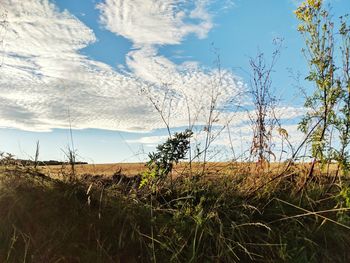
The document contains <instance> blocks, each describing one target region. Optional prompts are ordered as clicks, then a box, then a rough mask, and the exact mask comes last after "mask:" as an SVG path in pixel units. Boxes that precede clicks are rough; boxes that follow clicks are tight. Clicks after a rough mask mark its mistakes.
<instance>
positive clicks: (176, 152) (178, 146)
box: [141, 129, 193, 186]
mask: <svg viewBox="0 0 350 263" xmlns="http://www.w3.org/2000/svg"><path fill="white" fill-rule="evenodd" d="M192 134H193V132H192V131H191V130H188V129H187V130H186V131H184V132H179V133H175V134H174V135H173V136H172V137H169V138H168V139H167V140H166V142H165V143H163V144H160V145H158V146H157V151H156V152H153V153H150V154H149V155H148V157H149V159H150V160H149V161H148V162H147V164H146V165H147V167H148V171H147V172H145V173H144V174H143V176H142V181H141V186H143V185H145V184H147V183H148V182H149V181H153V180H162V179H164V178H165V177H166V176H167V175H168V174H169V173H171V171H172V169H173V166H174V164H177V163H178V162H179V161H180V160H183V159H185V158H186V154H187V152H188V150H189V148H190V138H191V136H192Z"/></svg>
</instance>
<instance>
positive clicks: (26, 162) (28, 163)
mask: <svg viewBox="0 0 350 263" xmlns="http://www.w3.org/2000/svg"><path fill="white" fill-rule="evenodd" d="M6 164H7V165H11V164H12V165H23V166H33V165H37V166H46V165H68V164H70V163H69V162H61V161H56V160H49V161H38V162H35V161H32V160H23V159H11V160H6ZM74 164H88V163H87V162H74Z"/></svg>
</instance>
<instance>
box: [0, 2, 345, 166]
mask: <svg viewBox="0 0 350 263" xmlns="http://www.w3.org/2000/svg"><path fill="white" fill-rule="evenodd" d="M298 2H300V1H296V0H264V1H262V0H188V1H184V0H25V1H23V0H1V1H0V15H1V16H2V18H1V20H2V21H5V23H2V26H0V56H1V61H0V63H1V64H0V65H1V67H0V150H1V151H3V152H11V153H13V154H15V155H16V156H17V157H19V158H32V156H34V153H35V145H36V142H37V141H39V142H40V159H42V160H49V159H55V160H64V159H65V152H66V151H67V147H68V146H69V145H70V146H71V147H72V145H71V144H72V140H71V136H70V127H71V128H72V135H73V136H72V137H73V147H74V149H76V150H77V155H78V159H79V160H81V161H87V162H89V163H112V162H136V161H144V160H145V158H147V153H148V152H150V151H152V150H154V147H155V146H156V145H157V144H159V143H161V142H163V141H164V140H165V139H166V137H167V131H166V129H165V125H164V123H163V122H162V118H161V117H160V115H159V113H158V112H157V110H156V108H155V107H154V105H156V106H157V107H158V109H161V110H162V111H163V112H164V113H166V114H165V115H166V116H168V114H167V113H168V112H171V115H170V116H169V124H170V127H171V131H172V132H176V131H181V130H184V129H185V128H186V127H188V125H189V121H188V119H189V112H190V114H191V115H190V116H191V119H192V121H193V122H194V121H195V123H194V124H195V128H196V131H197V133H196V139H197V140H198V141H199V142H200V141H201V140H203V136H205V134H203V131H202V128H203V125H205V123H206V120H207V118H208V108H209V105H210V101H211V97H212V96H211V94H213V93H212V92H213V90H215V92H216V93H215V94H218V100H217V109H218V110H217V113H218V114H219V118H218V121H217V123H216V125H217V127H218V129H219V128H220V127H221V126H222V125H228V126H229V129H228V130H227V129H226V130H225V131H223V132H222V134H221V135H220V136H219V137H218V139H217V140H216V141H215V142H214V143H213V146H214V147H221V148H225V150H227V151H226V152H225V150H224V151H223V152H225V154H223V155H222V156H223V158H230V151H229V150H228V149H226V148H227V146H228V145H233V148H235V149H237V150H236V151H238V152H239V151H243V149H246V148H247V147H248V148H249V145H250V143H251V127H250V122H249V118H248V117H247V114H246V113H245V112H246V111H249V110H250V109H251V103H250V100H249V97H248V96H247V92H246V91H247V89H249V70H250V68H249V58H250V57H254V56H255V55H256V54H257V52H258V51H260V52H263V53H264V54H265V55H266V58H267V59H269V58H271V54H272V52H273V50H274V45H273V40H274V39H283V44H282V48H281V55H280V57H279V59H278V62H277V64H276V66H275V70H274V74H273V84H272V86H273V90H274V94H275V96H276V97H277V98H278V99H279V104H278V108H277V112H278V114H279V117H280V118H281V123H282V125H283V127H284V128H286V130H287V131H288V133H289V134H290V135H291V137H292V139H294V140H295V141H298V140H300V139H301V135H300V133H299V132H298V131H297V123H298V119H299V118H300V116H301V115H302V114H303V112H304V109H303V97H302V96H301V94H300V90H299V89H298V88H297V86H298V82H297V80H296V76H298V74H299V73H300V74H301V75H300V76H301V84H302V85H304V87H305V88H306V89H307V90H308V91H311V89H312V87H310V86H309V84H307V83H305V82H303V77H305V76H306V72H307V67H306V63H305V60H304V57H303V56H302V53H301V52H300V50H301V49H302V47H303V39H302V38H301V36H300V35H299V33H298V32H297V30H296V28H297V24H298V22H297V20H296V19H295V17H294V14H293V10H295V9H296V7H297V5H298ZM328 3H329V4H331V6H332V13H333V15H334V17H339V16H340V15H342V14H345V13H350V2H349V0H333V1H330V0H329V1H328ZM229 133H230V136H229ZM229 140H230V141H229Z"/></svg>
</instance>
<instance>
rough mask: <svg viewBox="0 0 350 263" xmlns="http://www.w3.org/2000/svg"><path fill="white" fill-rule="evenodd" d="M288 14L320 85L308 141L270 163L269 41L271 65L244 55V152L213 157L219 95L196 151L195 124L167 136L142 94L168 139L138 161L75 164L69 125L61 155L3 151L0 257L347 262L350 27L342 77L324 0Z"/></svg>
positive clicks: (344, 30) (311, 103) (344, 29)
mask: <svg viewBox="0 0 350 263" xmlns="http://www.w3.org/2000/svg"><path fill="white" fill-rule="evenodd" d="M296 15H297V18H298V19H299V20H300V22H301V25H300V26H299V31H300V32H302V34H303V35H304V37H305V38H306V39H307V41H306V44H307V45H308V52H309V54H307V55H308V56H309V58H310V60H309V64H310V65H309V66H310V69H311V70H310V75H309V76H308V77H307V78H308V80H310V81H312V82H314V84H315V85H316V87H315V90H316V91H315V94H313V95H312V96H310V97H308V98H307V100H306V105H305V107H306V108H308V109H309V112H308V113H307V114H306V115H305V118H303V120H302V121H301V124H300V128H301V130H302V131H303V132H304V133H305V140H304V141H303V142H302V143H301V145H298V146H296V145H294V147H293V145H289V146H290V149H289V150H290V151H291V152H292V153H291V156H288V158H285V159H286V161H285V162H282V161H281V162H275V163H274V162H272V160H273V159H274V158H273V157H276V156H275V154H274V153H273V147H272V137H273V132H272V131H273V130H274V129H276V128H277V129H278V131H279V133H280V135H281V137H282V138H283V140H284V141H285V142H288V132H287V131H286V130H284V129H283V128H282V126H281V125H280V123H279V121H278V120H277V119H276V118H275V115H274V106H275V99H274V98H273V97H271V90H270V87H271V79H270V74H271V72H272V71H273V66H274V64H275V59H276V58H277V57H278V54H279V52H278V51H276V52H275V53H274V55H273V62H272V64H271V65H268V64H266V63H265V61H264V59H263V56H262V55H261V54H259V55H258V57H257V59H256V60H254V59H253V60H251V65H252V67H253V73H254V74H253V79H252V81H253V85H252V90H251V93H252V95H253V100H254V103H255V106H256V109H255V112H254V113H255V114H253V115H252V116H250V118H251V121H252V124H253V140H252V141H253V143H252V147H251V149H250V153H249V154H250V155H249V156H248V158H246V159H245V161H241V162H237V161H232V162H226V163H223V162H218V163H214V162H209V159H210V158H209V155H208V153H209V151H208V149H209V147H210V146H211V143H212V142H213V141H214V140H215V138H216V136H217V134H216V133H215V129H213V125H214V124H215V123H216V120H217V117H218V116H217V114H216V113H217V112H216V111H215V107H216V106H217V105H216V102H217V97H216V95H215V96H213V97H212V101H211V105H210V112H209V117H208V123H207V125H206V126H205V129H204V131H205V132H206V138H205V144H204V149H203V148H202V149H199V146H198V145H194V146H196V147H194V148H191V147H193V144H192V143H193V142H192V141H191V139H192V136H193V131H192V129H190V128H193V125H194V124H193V125H192V127H189V129H186V130H185V131H184V132H179V133H175V134H172V133H171V127H170V125H169V120H168V119H167V118H166V116H170V113H169V114H167V112H165V111H164V108H162V107H159V106H158V105H157V101H155V100H152V98H150V100H151V102H152V103H153V104H154V106H155V108H156V110H157V111H158V112H159V113H160V116H161V117H162V120H163V121H164V123H165V125H166V127H167V130H168V132H169V138H168V139H167V140H166V141H165V142H164V143H163V144H160V145H159V146H158V147H157V148H156V151H155V152H152V153H150V154H149V161H148V162H147V163H146V164H143V163H135V164H96V165H78V164H76V150H75V149H74V146H73V145H74V144H73V136H72V133H71V140H72V143H71V148H69V149H68V152H67V154H66V155H67V158H68V161H67V162H64V163H63V165H58V166H39V164H40V163H39V161H38V160H39V143H37V151H36V154H35V158H33V159H34V161H31V162H30V163H29V165H28V166H25V165H23V164H22V163H18V160H16V159H14V158H13V156H12V155H9V154H8V155H6V154H1V156H0V157H1V158H0V262H8V263H12V262H13V263H15V262H16V263H17V262H33V263H37V262H38V263H41V262H56V263H58V262H68V263H71V262H72V263H73V262H94V263H98V262H101V263H102V262H114V263H115V262H179V263H180V262H192V263H194V262H271V263H272V262H315V263H319V262H330V263H331V262H332V263H333V262H340V263H341V262H350V249H349V248H350V178H349V170H350V155H349V153H348V149H349V145H350V92H349V88H350V27H349V26H347V24H346V23H345V22H344V20H341V29H340V32H339V34H340V35H341V36H342V37H343V48H344V49H342V48H341V49H340V50H341V52H340V53H342V55H343V67H339V68H341V69H342V74H343V75H342V77H338V76H337V75H336V74H335V73H334V71H335V70H337V68H336V67H335V65H334V60H333V54H334V53H333V51H334V48H335V46H334V42H333V40H334V39H333V37H334V35H333V31H332V30H333V24H332V23H331V21H330V16H329V14H328V13H327V12H325V11H324V10H323V9H322V1H317V0H307V1H305V3H304V4H302V5H301V7H300V8H298V10H297V11H296ZM342 19H343V18H342ZM330 26H331V27H332V29H330ZM344 43H345V44H344ZM320 94H321V95H323V96H321V95H320ZM162 104H163V105H164V104H165V103H162ZM190 122H191V120H190ZM189 126H191V124H190V125H189ZM334 130H336V131H337V133H333V131H334ZM334 134H336V135H339V138H338V142H337V143H338V144H335V143H334V140H332V139H333V137H334V136H335V135H334ZM288 143H289V142H288ZM308 146H311V147H309V148H308ZM301 149H305V151H304V152H305V154H306V153H307V154H309V156H307V158H306V159H307V160H310V162H306V163H305V162H302V160H304V157H305V156H303V157H300V158H299V157H298V156H299V155H300V151H301ZM281 151H282V150H281ZM283 151H284V150H283ZM283 151H282V152H283ZM280 156H282V153H281V155H280ZM194 160H199V161H198V162H197V161H194ZM236 160H237V159H236ZM281 160H282V158H281Z"/></svg>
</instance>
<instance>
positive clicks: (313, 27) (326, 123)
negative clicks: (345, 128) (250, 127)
mask: <svg viewBox="0 0 350 263" xmlns="http://www.w3.org/2000/svg"><path fill="white" fill-rule="evenodd" d="M322 4H323V1H322V0H307V1H305V2H304V3H302V4H301V6H300V7H299V8H298V9H297V10H296V11H295V14H296V17H297V18H298V19H299V21H300V25H299V26H298V31H299V32H300V33H301V34H302V36H303V37H304V39H305V44H306V49H303V53H304V55H305V57H306V59H307V61H308V65H309V69H310V72H309V75H308V76H307V77H306V79H307V80H308V81H310V82H312V83H314V85H315V90H314V92H313V94H312V95H310V96H308V97H307V99H306V101H305V107H306V108H307V109H308V112H307V113H306V115H305V116H304V117H303V119H302V120H301V122H300V124H299V129H300V130H301V131H302V132H304V133H306V134H307V133H309V131H310V130H312V132H311V133H310V136H309V141H310V143H311V154H312V156H313V161H312V165H311V169H310V172H309V177H311V176H312V174H313V170H314V166H315V163H316V161H321V162H322V163H323V164H324V163H330V162H331V160H332V154H331V152H332V145H331V141H332V140H331V138H332V127H334V125H335V124H336V122H337V120H336V108H337V105H338V103H339V100H340V98H341V95H342V89H341V81H340V80H339V79H338V78H337V77H336V70H337V68H336V66H335V55H334V52H335V41H334V40H335V35H334V24H333V22H332V21H331V17H330V15H329V13H328V12H327V10H325V9H324V8H323V7H322Z"/></svg>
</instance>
